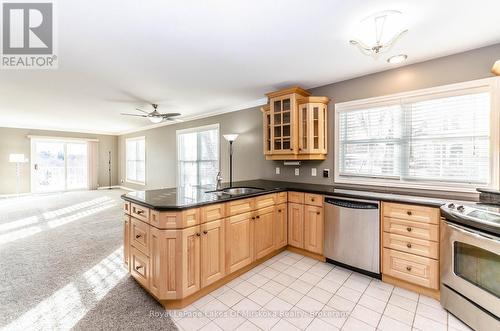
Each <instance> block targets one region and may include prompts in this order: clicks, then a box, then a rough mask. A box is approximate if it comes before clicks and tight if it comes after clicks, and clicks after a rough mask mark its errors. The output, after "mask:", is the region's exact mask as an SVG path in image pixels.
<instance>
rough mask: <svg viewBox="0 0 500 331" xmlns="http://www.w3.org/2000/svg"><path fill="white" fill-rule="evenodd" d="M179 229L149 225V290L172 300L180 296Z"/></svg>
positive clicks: (162, 297) (180, 239) (160, 296)
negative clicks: (158, 227) (165, 228)
mask: <svg viewBox="0 0 500 331" xmlns="http://www.w3.org/2000/svg"><path fill="white" fill-rule="evenodd" d="M181 234H182V233H181V231H177V230H159V229H157V228H154V227H151V231H150V237H151V239H150V248H151V250H150V251H151V257H150V260H151V275H150V278H151V280H150V284H149V286H150V287H149V290H150V291H151V292H152V293H153V294H154V295H156V296H157V297H158V298H161V299H165V300H173V299H177V298H180V297H181V296H182V292H181V290H180V284H181V279H180V275H181V272H180V271H181V267H180V255H179V254H178V252H181V242H182V238H181Z"/></svg>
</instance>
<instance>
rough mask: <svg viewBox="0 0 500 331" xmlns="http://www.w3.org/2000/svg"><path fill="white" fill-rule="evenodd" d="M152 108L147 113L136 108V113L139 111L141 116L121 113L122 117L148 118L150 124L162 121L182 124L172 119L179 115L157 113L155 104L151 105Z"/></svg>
mask: <svg viewBox="0 0 500 331" xmlns="http://www.w3.org/2000/svg"><path fill="white" fill-rule="evenodd" d="M151 106H153V109H154V110H153V111H152V112H147V111H145V110H142V109H139V108H136V110H137V111H140V112H141V113H143V114H126V113H121V114H122V115H127V116H137V117H144V118H148V119H149V120H150V121H151V123H160V122H163V120H166V121H174V122H182V121H181V120H179V119H175V118H173V117H176V116H179V115H180V113H165V114H162V113H160V112H158V105H157V104H156V103H153V104H151Z"/></svg>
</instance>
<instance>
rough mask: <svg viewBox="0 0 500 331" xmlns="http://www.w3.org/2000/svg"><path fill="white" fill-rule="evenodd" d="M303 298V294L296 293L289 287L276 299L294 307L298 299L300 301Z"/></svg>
mask: <svg viewBox="0 0 500 331" xmlns="http://www.w3.org/2000/svg"><path fill="white" fill-rule="evenodd" d="M303 296H304V294H302V293H300V292H297V291H295V290H294V289H292V288H290V287H287V288H286V289H284V290H283V291H281V292H280V293H279V294H278V298H280V299H282V300H285V301H286V302H288V303H289V304H291V305H295V304H296V303H297V302H299V300H300V299H302V297H303Z"/></svg>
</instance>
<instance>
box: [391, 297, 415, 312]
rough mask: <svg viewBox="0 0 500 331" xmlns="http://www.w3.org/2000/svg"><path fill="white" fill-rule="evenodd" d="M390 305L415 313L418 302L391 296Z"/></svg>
mask: <svg viewBox="0 0 500 331" xmlns="http://www.w3.org/2000/svg"><path fill="white" fill-rule="evenodd" d="M389 303H390V304H392V305H395V306H398V307H400V308H403V309H406V310H408V311H411V312H415V311H416V310H417V302H416V301H413V300H410V299H407V298H405V297H402V296H399V295H397V294H393V295H391V298H390V299H389Z"/></svg>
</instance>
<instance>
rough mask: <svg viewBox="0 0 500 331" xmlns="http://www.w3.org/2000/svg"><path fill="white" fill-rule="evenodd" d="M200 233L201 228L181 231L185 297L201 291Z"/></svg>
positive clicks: (196, 227)
mask: <svg viewBox="0 0 500 331" xmlns="http://www.w3.org/2000/svg"><path fill="white" fill-rule="evenodd" d="M200 231H201V229H200V226H193V227H190V228H186V229H184V230H181V233H182V235H181V238H182V239H181V240H182V247H181V252H180V254H181V255H182V259H181V265H182V267H181V271H182V280H181V282H182V283H181V284H182V286H181V289H182V295H183V296H184V297H185V296H188V295H190V294H193V293H194V292H196V291H198V290H199V289H200V240H201V238H200V237H201V233H200Z"/></svg>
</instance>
